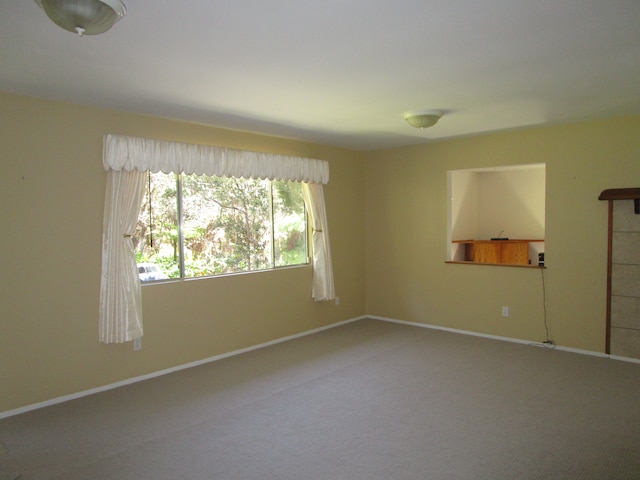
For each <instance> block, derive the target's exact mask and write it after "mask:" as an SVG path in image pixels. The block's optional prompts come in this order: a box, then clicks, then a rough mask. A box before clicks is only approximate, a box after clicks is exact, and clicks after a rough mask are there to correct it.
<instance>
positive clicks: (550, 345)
mask: <svg viewBox="0 0 640 480" xmlns="http://www.w3.org/2000/svg"><path fill="white" fill-rule="evenodd" d="M540 274H541V275H542V311H543V319H544V331H545V341H544V342H540V343H538V342H535V343H529V344H528V345H529V346H531V347H544V348H548V349H554V348H556V344H555V342H554V341H553V340H551V339H550V338H549V324H548V322H547V292H546V287H545V284H544V267H540Z"/></svg>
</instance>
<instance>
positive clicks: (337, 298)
mask: <svg viewBox="0 0 640 480" xmlns="http://www.w3.org/2000/svg"><path fill="white" fill-rule="evenodd" d="M336 305H340V297H336Z"/></svg>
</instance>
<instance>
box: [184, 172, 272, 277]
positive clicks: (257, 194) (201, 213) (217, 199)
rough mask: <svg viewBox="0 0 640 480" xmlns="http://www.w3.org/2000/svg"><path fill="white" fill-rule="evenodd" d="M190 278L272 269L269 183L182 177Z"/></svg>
mask: <svg viewBox="0 0 640 480" xmlns="http://www.w3.org/2000/svg"><path fill="white" fill-rule="evenodd" d="M182 210H183V234H184V257H185V258H184V262H185V276H186V277H201V276H206V275H216V274H220V273H231V272H246V271H250V270H261V269H265V268H270V267H271V266H272V262H271V253H270V252H271V244H270V239H271V216H270V206H269V181H268V180H251V179H249V180H246V179H239V178H220V177H209V176H206V175H202V176H195V175H190V176H186V175H185V176H183V177H182Z"/></svg>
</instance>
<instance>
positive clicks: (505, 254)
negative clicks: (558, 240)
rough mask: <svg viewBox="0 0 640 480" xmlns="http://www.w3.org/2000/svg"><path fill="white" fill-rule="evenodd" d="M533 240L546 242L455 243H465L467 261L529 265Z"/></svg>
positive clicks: (466, 241)
mask: <svg viewBox="0 0 640 480" xmlns="http://www.w3.org/2000/svg"><path fill="white" fill-rule="evenodd" d="M531 242H544V240H537V239H536V240H530V239H513V240H454V242H453V243H460V244H463V245H464V250H465V254H464V259H465V261H466V262H474V263H493V264H505V265H529V243H531ZM536 263H537V262H536Z"/></svg>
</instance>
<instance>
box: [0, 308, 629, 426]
mask: <svg viewBox="0 0 640 480" xmlns="http://www.w3.org/2000/svg"><path fill="white" fill-rule="evenodd" d="M366 318H370V319H373V320H382V321H385V322H392V323H400V324H403V325H411V326H414V327H421V328H429V329H432V330H443V331H446V332H452V333H459V334H462V335H471V336H475V337H482V338H490V339H493V340H501V341H504V342H512V343H520V344H523V345H530V346H536V347H544V348H549V349H555V350H560V351H564V352H572V353H578V354H581V355H591V356H595V357H601V358H609V359H612V360H619V361H624V362H631V363H640V359H635V358H627V357H620V356H617V355H608V354H606V353H600V352H594V351H591V350H580V349H577V348H570V347H562V346H559V345H554V346H553V347H550V346H548V345H547V344H544V343H541V342H535V341H531V340H523V339H518V338H510V337H501V336H497V335H488V334H484V333H478V332H473V331H469V330H460V329H457V328H449V327H442V326H439V325H430V324H428V323H418V322H408V321H405V320H398V319H395V318H388V317H379V316H375V315H363V316H361V317H356V318H352V319H349V320H344V321H342V322H337V323H332V324H331V325H326V326H324V327H319V328H315V329H312V330H307V331H304V332H301V333H296V334H294V335H289V336H286V337H282V338H277V339H275V340H270V341H268V342H264V343H260V344H257V345H252V346H251V347H247V348H242V349H240V350H234V351H232V352H227V353H222V354H220V355H214V356H213V357H208V358H204V359H202V360H197V361H195V362H190V363H185V364H183V365H178V366H175V367H171V368H167V369H164V370H160V371H157V372H152V373H148V374H146V375H140V376H138V377H133V378H129V379H126V380H122V381H120V382H115V383H110V384H108V385H103V386H101V387H96V388H91V389H89V390H83V391H81V392H77V393H72V394H69V395H63V396H61V397H56V398H52V399H50V400H45V401H43V402H38V403H33V404H31V405H26V406H24V407H20V408H16V409H13V410H7V411H4V412H0V419H3V418H7V417H12V416H14V415H20V414H21V413H26V412H30V411H32V410H38V409H40V408H45V407H49V406H52V405H57V404H59V403H64V402H68V401H70V400H75V399H77V398H82V397H86V396H89V395H93V394H96V393H100V392H105V391H107V390H112V389H114V388H119V387H124V386H125V385H131V384H133V383H137V382H143V381H145V380H150V379H152V378H155V377H160V376H162V375H167V374H169V373H174V372H178V371H180V370H186V369H188V368H192V367H197V366H199V365H204V364H206V363H211V362H215V361H217V360H222V359H224V358H228V357H233V356H235V355H240V354H242V353H246V352H250V351H252V350H258V349H260V348H265V347H268V346H271V345H275V344H278V343H282V342H286V341H289V340H293V339H296V338H300V337H305V336H307V335H312V334H314V333H318V332H322V331H324V330H329V329H331V328H336V327H340V326H342V325H346V324H348V323H353V322H357V321H359V320H364V319H366Z"/></svg>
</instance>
